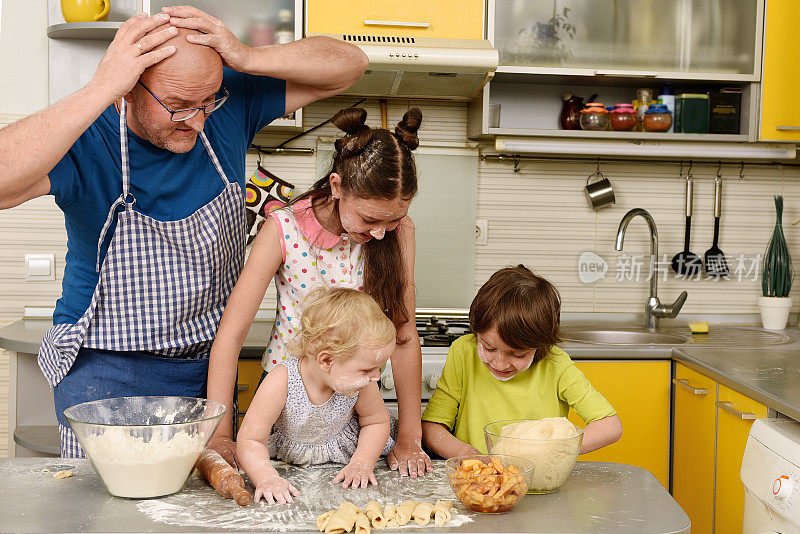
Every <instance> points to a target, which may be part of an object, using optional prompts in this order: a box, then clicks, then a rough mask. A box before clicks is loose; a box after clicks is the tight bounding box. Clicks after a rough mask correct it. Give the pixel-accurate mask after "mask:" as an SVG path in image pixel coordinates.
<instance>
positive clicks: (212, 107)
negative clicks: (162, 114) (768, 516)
mask: <svg viewBox="0 0 800 534" xmlns="http://www.w3.org/2000/svg"><path fill="white" fill-rule="evenodd" d="M139 85H141V86H142V87H144V89H145V91H147V92H148V93H150V94H151V95H153V98H155V99H156V100H157V101H158V103H159V104H161V107H162V108H164V109H166V110H167V111H169V119H170V120H171V121H173V122H182V121H185V120H188V119H191V118H192V117H194V116H195V115H197V112H198V111H200V110H201V109H202V110H203V113H205V114H206V115H208V114H210V113H212V112H214V111H216V110H218V109H219V108H221V107H222V104H224V103H225V101H226V100H227V99H228V97H229V96H230V93H229V92H228V90H227V89H226V88H225V86H224V85H223V86H221V87H220V91H222V92H223V95H222V97H220V98H217V99H216V100H214V101H213V102H211V103H210V104H206V105H204V106H197V107H195V108H186V109H177V110H175V111H172V110H171V109H169V108H168V107H167V106H166V105H165V104H164V103H163V102H162V101H161V99H160V98H158V97H157V96H156V95H155V94H154V93H153V91H151V90H150V89H148V88H147V86H146V85H145V84H143V83H142V82H141V80H139Z"/></svg>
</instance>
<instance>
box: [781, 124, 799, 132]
mask: <svg viewBox="0 0 800 534" xmlns="http://www.w3.org/2000/svg"><path fill="white" fill-rule="evenodd" d="M775 129H776V130H794V131H796V130H800V126H789V125H781V126H776V127H775Z"/></svg>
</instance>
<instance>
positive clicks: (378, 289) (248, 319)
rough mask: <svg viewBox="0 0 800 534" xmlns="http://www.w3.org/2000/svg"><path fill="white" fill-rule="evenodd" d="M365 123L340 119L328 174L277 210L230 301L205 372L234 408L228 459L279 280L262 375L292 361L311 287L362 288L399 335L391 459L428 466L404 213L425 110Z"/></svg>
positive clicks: (221, 445) (403, 467)
mask: <svg viewBox="0 0 800 534" xmlns="http://www.w3.org/2000/svg"><path fill="white" fill-rule="evenodd" d="M366 119H367V112H366V111H365V110H364V109H361V108H345V109H342V110H340V111H339V112H338V113H337V114H336V115H335V116H334V117H333V119H332V122H333V124H334V125H335V126H336V127H338V128H339V129H341V130H342V131H344V133H345V134H346V135H345V136H344V137H342V138H340V139H338V140H337V141H336V143H335V145H334V147H335V153H334V156H333V165H332V167H331V169H330V172H328V173H327V174H326V175H325V176H323V177H322V178H321V179H319V180H318V181H317V182H316V183H315V184H314V185H313V186H312V187H311V189H309V190H308V191H307V192H305V193H303V194H302V195H300V196H299V197H297V198H295V199H293V200H292V202H291V203H290V204H289V205H287V206H286V207H284V208H282V209H279V210H276V211H273V212H272V213H271V214H270V217H269V219H268V221H267V223H266V224H264V225H263V227H262V229H261V230H260V231H259V233H258V235H257V236H256V239H255V241H254V242H253V248H252V250H251V251H250V256H249V257H248V260H247V263H246V264H245V266H244V269H243V271H242V274H241V276H240V277H239V280H238V282H237V283H236V287H235V288H234V290H233V292H232V293H231V296H230V298H229V300H228V303H227V306H226V308H225V313H224V314H223V316H222V320H221V321H220V324H219V330H218V332H217V337H216V339H215V341H214V345H213V347H212V348H211V360H210V364H209V376H208V398H210V399H212V400H216V401H219V402H222V403H224V404H225V406H226V407H227V408H228V411H227V412H226V414H225V418H224V419H223V421H222V423H221V424H220V426H219V428H218V429H217V432H216V433H215V435H214V437H213V438H212V440H211V442H210V444H209V446H210V447H212V448H214V449H216V450H217V451H218V452H220V453H221V454H223V456H227V458H226V459H228V461H231V460H232V457H231V455H232V454H233V451H234V448H235V447H234V444H233V442H232V435H233V418H232V415H230V414H231V407H232V404H233V392H234V388H235V387H236V365H237V361H238V357H239V352H240V351H241V348H242V344H243V343H244V339H245V336H246V335H247V332H248V330H249V328H250V325H251V324H252V322H253V319H254V318H255V315H256V312H257V311H258V307H259V305H260V304H261V301H262V299H263V298H264V294H265V293H266V290H267V286H268V285H269V282H270V280H272V279H273V278H274V280H275V286H276V288H277V290H278V306H277V309H276V318H275V323H274V326H273V329H272V333H271V335H270V338H269V340H268V345H267V351H266V353H265V354H264V359H263V360H262V365H263V367H264V369H265V370H266V371H267V372H269V371H270V370H271V369H272V368H274V367H275V366H276V365H278V364H280V363H281V361H283V360H285V359H286V358H290V357H291V356H290V355H289V354H288V353H287V350H286V345H287V343H289V341H290V340H291V339H292V338H293V337H294V336H295V335H296V334H297V328H298V327H299V325H300V317H301V315H302V309H301V308H302V304H303V298H304V297H305V296H306V295H308V293H310V292H311V291H312V290H313V289H314V288H316V287H319V286H326V287H347V288H352V289H356V290H359V291H364V292H365V293H367V294H368V295H370V296H371V297H372V298H373V299H375V301H376V302H377V303H378V305H379V306H380V308H381V309H382V310H383V312H384V313H385V314H386V316H387V317H388V318H389V319H390V320H391V321H392V322H393V323H394V325H395V327H396V329H397V346H396V350H395V351H394V355H393V356H392V358H391V362H392V370H393V375H394V379H395V387H396V388H397V400H398V405H399V415H400V420H399V425H398V431H397V437H396V443H397V444H396V446H395V448H394V450H393V451H392V452H391V453H390V454H389V455H388V456H387V462H388V464H389V467H390V468H392V469H397V470H399V471H400V474H401V475H406V474H407V475H410V476H417V475H423V474H425V473H426V472H428V471H430V470H431V463H430V459H429V458H428V456H427V455H426V454H425V453H424V452H423V451H422V449H421V436H422V430H421V423H420V415H419V414H420V399H421V391H420V388H421V383H420V378H419V377H420V376H421V365H422V363H421V361H422V353H421V349H420V342H419V336H418V335H417V330H416V322H415V320H414V319H415V318H414V311H415V307H416V299H415V295H414V224H413V223H412V221H411V219H410V218H409V217H408V215H407V213H408V208H409V206H410V204H411V201H412V200H413V198H414V196H415V195H416V193H417V173H416V167H415V165H414V158H413V156H412V151H413V150H414V149H416V148H417V146H418V145H419V139H418V138H417V130H418V129H419V127H420V124H421V122H422V112H421V111H420V110H419V109H418V108H412V109H410V110H408V111H407V112H406V113H405V115H403V120H402V121H400V123H399V124H398V125H397V127H396V128H395V129H394V131H393V132H392V131H389V130H386V129H373V128H370V127H369V126H368V125H367V124H366Z"/></svg>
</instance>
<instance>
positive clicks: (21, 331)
mask: <svg viewBox="0 0 800 534" xmlns="http://www.w3.org/2000/svg"><path fill="white" fill-rule="evenodd" d="M52 326H53V322H52V321H51V320H50V319H21V320H19V321H15V322H13V323H11V324H10V325H7V326H4V327H3V328H0V349H6V350H10V351H11V352H18V353H24V354H38V353H39V345H41V343H42V338H43V337H44V335H45V333H46V332H47V331H48V330H49V329H50V328H51V327H52ZM271 330H272V320H256V321H254V322H253V326H251V327H250V331H249V332H248V333H247V337H246V338H245V340H244V345H243V346H242V351H241V353H240V356H243V357H246V358H261V355H262V354H263V353H264V348H265V347H266V339H267V338H268V337H269V333H270V331H271Z"/></svg>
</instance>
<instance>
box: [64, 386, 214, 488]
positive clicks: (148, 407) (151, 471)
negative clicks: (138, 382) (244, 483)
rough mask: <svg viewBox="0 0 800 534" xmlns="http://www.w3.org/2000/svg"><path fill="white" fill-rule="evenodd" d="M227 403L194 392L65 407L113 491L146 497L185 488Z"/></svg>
mask: <svg viewBox="0 0 800 534" xmlns="http://www.w3.org/2000/svg"><path fill="white" fill-rule="evenodd" d="M224 414H225V406H224V405H223V404H220V403H219V402H215V401H212V400H208V399H198V398H194V397H118V398H114V399H104V400H97V401H91V402H84V403H82V404H77V405H75V406H72V407H70V408H67V409H66V410H64V416H65V417H66V418H67V421H68V422H69V425H70V427H72V430H73V432H75V436H76V437H77V438H78V441H79V442H80V444H81V447H83V450H84V452H86V456H88V457H89V460H90V461H91V463H92V465H93V466H94V468H95V470H96V471H97V473H98V474H99V475H100V479H101V480H102V481H103V485H105V487H106V489H107V490H108V492H109V493H110V494H111V495H115V496H117V497H127V498H132V499H145V498H150V497H161V496H164V495H170V494H172V493H176V492H178V491H180V490H181V488H182V487H183V485H184V484H185V483H186V480H187V479H188V478H189V475H190V474H191V472H192V468H193V467H194V464H195V462H196V461H197V459H198V458H199V457H200V454H201V453H202V452H203V449H204V448H205V446H206V443H208V440H209V439H211V434H213V433H214V430H216V428H217V426H218V425H219V423H220V421H221V420H222V416H223V415H224Z"/></svg>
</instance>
